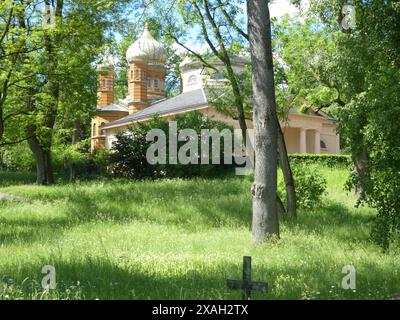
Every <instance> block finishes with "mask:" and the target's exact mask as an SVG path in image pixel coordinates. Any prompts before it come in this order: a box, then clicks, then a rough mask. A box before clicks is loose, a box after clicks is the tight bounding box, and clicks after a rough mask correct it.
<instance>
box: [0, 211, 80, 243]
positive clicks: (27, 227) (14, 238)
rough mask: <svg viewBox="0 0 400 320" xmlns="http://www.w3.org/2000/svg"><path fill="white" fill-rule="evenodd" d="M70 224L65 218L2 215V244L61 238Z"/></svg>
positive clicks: (0, 230)
mask: <svg viewBox="0 0 400 320" xmlns="http://www.w3.org/2000/svg"><path fill="white" fill-rule="evenodd" d="M68 225H72V224H71V223H70V222H69V221H68V220H67V219H65V218H52V219H50V220H37V219H32V218H31V219H24V218H18V219H15V218H12V219H6V218H2V217H0V227H1V228H0V245H13V244H33V243H35V242H38V241H41V242H46V241H47V240H55V239H57V238H61V237H62V234H63V231H62V230H65V228H66V227H67V226H68Z"/></svg>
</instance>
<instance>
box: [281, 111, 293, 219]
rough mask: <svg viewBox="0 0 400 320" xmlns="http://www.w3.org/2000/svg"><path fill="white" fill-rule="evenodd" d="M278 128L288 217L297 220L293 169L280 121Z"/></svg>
mask: <svg viewBox="0 0 400 320" xmlns="http://www.w3.org/2000/svg"><path fill="white" fill-rule="evenodd" d="M277 126H278V150H279V159H280V163H281V168H282V173H283V177H284V180H285V188H286V208H287V212H286V217H287V218H289V219H295V218H296V217H297V203H296V202H297V198H296V189H295V184H294V179H293V172H292V168H291V167H290V162H289V156H288V153H287V148H286V142H285V137H284V134H283V131H282V128H281V125H280V123H279V120H278V119H277Z"/></svg>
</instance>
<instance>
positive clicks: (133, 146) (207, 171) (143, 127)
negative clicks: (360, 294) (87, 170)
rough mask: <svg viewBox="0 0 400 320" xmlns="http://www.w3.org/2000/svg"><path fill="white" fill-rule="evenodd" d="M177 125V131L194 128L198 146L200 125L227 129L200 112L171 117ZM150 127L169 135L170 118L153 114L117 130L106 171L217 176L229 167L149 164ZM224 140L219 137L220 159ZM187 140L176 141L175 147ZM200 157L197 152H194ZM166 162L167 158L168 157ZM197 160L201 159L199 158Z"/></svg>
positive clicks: (131, 175)
mask: <svg viewBox="0 0 400 320" xmlns="http://www.w3.org/2000/svg"><path fill="white" fill-rule="evenodd" d="M174 121H176V122H177V125H178V134H179V132H180V130H183V129H188V128H190V129H193V130H194V131H196V133H197V134H198V146H199V148H200V146H201V130H202V129H210V130H211V129H217V130H219V131H222V130H224V129H230V130H232V128H230V127H229V126H227V125H225V124H223V123H219V122H216V121H212V120H210V119H208V118H206V117H204V115H203V114H202V113H199V112H191V113H189V114H185V115H178V116H176V118H175V119H174ZM151 129H160V130H162V131H163V132H164V133H165V134H166V137H168V136H169V122H168V121H167V120H165V119H161V118H158V117H156V118H154V119H152V120H151V121H148V122H146V123H140V124H138V125H136V126H135V127H133V128H131V129H129V131H128V132H120V133H119V134H118V135H117V141H116V142H115V143H114V144H113V148H112V151H111V153H110V155H109V165H110V170H109V172H110V173H111V174H112V175H113V176H116V177H124V178H134V179H143V178H160V177H180V178H185V177H193V176H204V177H209V176H216V175H220V174H223V173H224V172H228V171H230V170H232V168H233V165H224V164H222V162H223V161H222V160H221V164H220V165H212V164H208V165H201V164H199V165H196V164H189V165H184V164H180V163H178V164H177V165H173V164H155V165H151V164H149V162H148V160H147V158H146V154H147V150H148V149H149V147H150V145H151V144H152V142H149V141H147V140H146V136H147V134H148V132H149V131H150V130H151ZM223 142H224V140H223V139H221V141H220V143H221V149H220V150H221V151H220V152H221V154H220V158H221V159H223V151H224V147H223ZM185 143H186V142H182V141H180V142H178V150H179V148H180V147H181V146H182V145H184V144H185ZM166 155H167V159H169V139H168V138H167V145H166ZM197 156H198V157H200V155H197ZM167 162H168V161H167ZM199 163H200V161H199Z"/></svg>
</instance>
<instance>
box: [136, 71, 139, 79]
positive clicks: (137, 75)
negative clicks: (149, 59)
mask: <svg viewBox="0 0 400 320" xmlns="http://www.w3.org/2000/svg"><path fill="white" fill-rule="evenodd" d="M136 80H139V69H136Z"/></svg>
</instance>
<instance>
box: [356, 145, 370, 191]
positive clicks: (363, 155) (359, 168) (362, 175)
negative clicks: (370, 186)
mask: <svg viewBox="0 0 400 320" xmlns="http://www.w3.org/2000/svg"><path fill="white" fill-rule="evenodd" d="M368 161H369V155H368V150H367V148H366V147H365V146H363V147H362V149H361V151H360V152H359V154H358V155H357V157H356V159H354V169H355V172H356V175H357V181H356V186H355V187H356V194H357V195H358V196H359V197H361V196H362V195H363V194H364V192H365V190H364V186H365V185H366V184H367V182H368V181H369V166H368Z"/></svg>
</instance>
